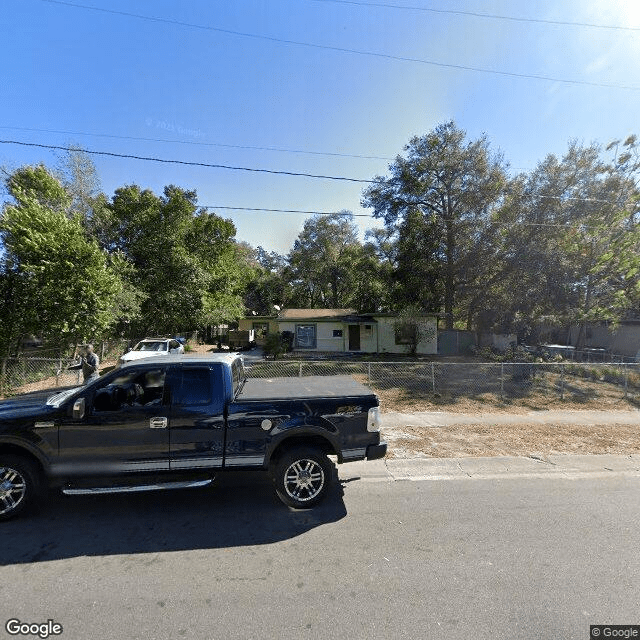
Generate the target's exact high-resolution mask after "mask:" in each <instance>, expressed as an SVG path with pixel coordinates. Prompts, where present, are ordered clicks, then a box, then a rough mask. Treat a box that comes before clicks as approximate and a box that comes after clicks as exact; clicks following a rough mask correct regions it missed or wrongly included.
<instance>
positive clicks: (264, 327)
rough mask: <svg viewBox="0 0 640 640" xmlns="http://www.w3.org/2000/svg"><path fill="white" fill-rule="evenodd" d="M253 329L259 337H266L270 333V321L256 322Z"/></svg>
mask: <svg viewBox="0 0 640 640" xmlns="http://www.w3.org/2000/svg"><path fill="white" fill-rule="evenodd" d="M253 329H254V331H255V332H256V336H257V337H259V338H264V336H266V335H267V333H269V323H268V322H254V323H253Z"/></svg>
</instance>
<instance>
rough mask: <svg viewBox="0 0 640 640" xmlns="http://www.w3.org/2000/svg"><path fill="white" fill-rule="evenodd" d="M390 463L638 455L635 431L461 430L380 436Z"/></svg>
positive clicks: (638, 429)
mask: <svg viewBox="0 0 640 640" xmlns="http://www.w3.org/2000/svg"><path fill="white" fill-rule="evenodd" d="M383 434H384V437H385V439H386V441H387V442H388V443H389V453H388V456H389V457H391V458H415V457H428V458H463V457H491V456H529V455H532V454H535V455H541V456H545V455H548V454H563V453H564V454H569V453H572V454H600V453H610V454H622V455H628V454H631V453H640V416H639V424H638V425H628V424H615V423H614V424H607V425H593V424H574V425H568V424H553V423H549V424H527V425H522V424H496V423H494V424H491V423H488V424H463V425H451V426H447V427H414V426H405V427H397V428H394V429H385V430H383Z"/></svg>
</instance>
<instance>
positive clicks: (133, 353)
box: [118, 338, 184, 366]
mask: <svg viewBox="0 0 640 640" xmlns="http://www.w3.org/2000/svg"><path fill="white" fill-rule="evenodd" d="M169 353H184V347H183V346H182V344H180V342H178V340H176V339H175V338H145V339H144V340H140V342H138V344H137V345H136V346H135V347H133V349H131V350H130V351H127V353H125V354H124V355H123V356H121V358H120V360H119V361H118V366H121V365H123V364H127V362H133V361H134V360H140V358H149V357H153V356H166V355H167V354H169Z"/></svg>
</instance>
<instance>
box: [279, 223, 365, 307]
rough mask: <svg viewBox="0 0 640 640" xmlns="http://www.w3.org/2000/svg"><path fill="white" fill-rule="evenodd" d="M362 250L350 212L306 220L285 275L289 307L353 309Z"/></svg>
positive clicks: (290, 255)
mask: <svg viewBox="0 0 640 640" xmlns="http://www.w3.org/2000/svg"><path fill="white" fill-rule="evenodd" d="M361 249H362V246H361V245H360V242H359V241H358V231H357V228H356V226H355V225H354V223H353V215H352V214H351V213H350V212H348V211H343V212H341V213H336V214H332V215H329V216H320V215H316V216H313V217H312V218H309V219H307V220H306V221H305V223H304V227H303V229H302V231H301V233H300V235H299V236H298V238H297V239H296V241H295V244H294V246H293V250H292V251H291V253H290V254H289V256H288V263H289V266H288V269H287V271H286V274H287V276H288V277H289V279H290V282H291V284H292V289H293V291H292V300H291V302H292V303H293V304H292V305H290V306H299V307H309V308H314V307H331V308H335V309H337V308H346V307H349V306H351V305H352V304H353V298H352V292H353V290H354V287H355V283H356V282H357V280H358V277H359V275H358V271H357V268H356V263H357V261H358V258H359V257H360V253H361Z"/></svg>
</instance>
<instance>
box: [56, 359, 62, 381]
mask: <svg viewBox="0 0 640 640" xmlns="http://www.w3.org/2000/svg"><path fill="white" fill-rule="evenodd" d="M61 371H62V358H60V359H59V360H58V368H57V369H56V387H58V386H60V372H61Z"/></svg>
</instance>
